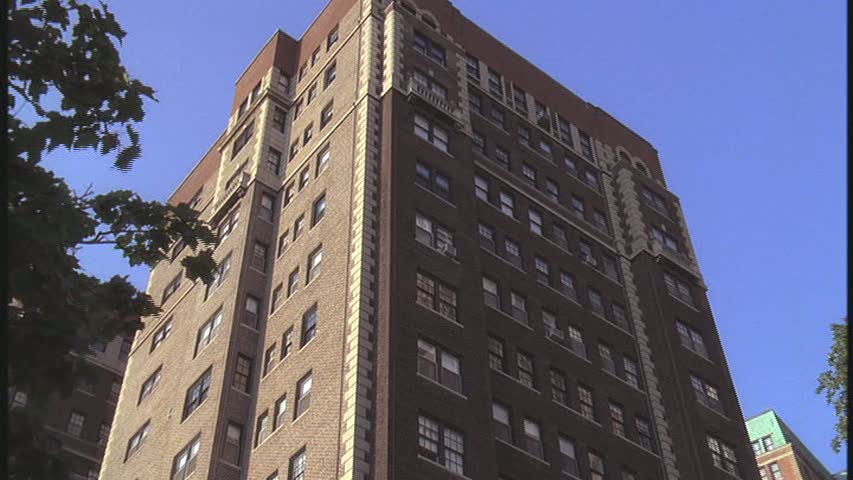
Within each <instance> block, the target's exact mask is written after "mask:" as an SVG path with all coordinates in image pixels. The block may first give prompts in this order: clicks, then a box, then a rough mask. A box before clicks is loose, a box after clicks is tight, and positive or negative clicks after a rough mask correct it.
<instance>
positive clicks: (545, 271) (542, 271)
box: [533, 256, 551, 286]
mask: <svg viewBox="0 0 853 480" xmlns="http://www.w3.org/2000/svg"><path fill="white" fill-rule="evenodd" d="M533 266H534V269H535V271H536V281H537V282H539V283H541V284H542V285H546V286H551V267H550V266H549V265H548V261H547V260H545V259H544V258H542V257H540V256H535V257H533Z"/></svg>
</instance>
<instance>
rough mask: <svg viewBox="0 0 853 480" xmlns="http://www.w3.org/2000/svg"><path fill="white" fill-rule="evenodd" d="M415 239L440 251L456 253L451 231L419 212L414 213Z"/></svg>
mask: <svg viewBox="0 0 853 480" xmlns="http://www.w3.org/2000/svg"><path fill="white" fill-rule="evenodd" d="M415 240H417V241H418V242H420V243H422V244H424V245H426V246H428V247H430V248H433V249H436V250H439V251H441V252H446V253H450V254H453V255H455V254H456V247H454V241H453V233H452V232H450V230H448V229H446V228H444V227H443V226H441V225H439V224H438V223H436V222H434V221H432V219H430V218H427V217H425V216H423V215H421V214H420V213H415Z"/></svg>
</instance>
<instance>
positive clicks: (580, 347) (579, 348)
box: [568, 325, 586, 358]
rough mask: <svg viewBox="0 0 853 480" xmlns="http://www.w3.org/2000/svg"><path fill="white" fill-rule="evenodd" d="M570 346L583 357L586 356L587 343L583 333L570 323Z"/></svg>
mask: <svg viewBox="0 0 853 480" xmlns="http://www.w3.org/2000/svg"><path fill="white" fill-rule="evenodd" d="M568 332H569V347H570V348H571V350H572V351H573V352H574V353H575V354H576V355H579V356H581V357H583V358H586V345H585V344H584V341H583V333H581V331H580V329H578V328H577V327H575V326H573V325H569V328H568Z"/></svg>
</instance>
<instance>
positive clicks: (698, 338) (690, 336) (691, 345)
mask: <svg viewBox="0 0 853 480" xmlns="http://www.w3.org/2000/svg"><path fill="white" fill-rule="evenodd" d="M675 329H676V330H677V331H678V337H679V338H680V339H681V344H682V345H683V346H685V347H687V348H688V349H690V350H692V351H693V352H695V353H697V354H699V355H701V356H703V357H705V358H708V350H707V349H706V348H705V340H704V339H703V338H702V334H701V333H699V332H698V331H696V330H694V329H692V328H690V327H688V326H687V325H686V324H684V323H682V322H680V321H677V320H676V322H675Z"/></svg>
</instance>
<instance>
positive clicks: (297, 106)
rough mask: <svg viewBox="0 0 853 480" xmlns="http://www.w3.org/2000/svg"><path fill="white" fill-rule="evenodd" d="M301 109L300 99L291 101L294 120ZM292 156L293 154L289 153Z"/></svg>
mask: <svg viewBox="0 0 853 480" xmlns="http://www.w3.org/2000/svg"><path fill="white" fill-rule="evenodd" d="M301 110H302V99H301V98H300V99H299V100H297V101H295V102H294V103H293V119H294V120H296V118H297V117H299V112H300V111H301ZM291 157H293V155H291Z"/></svg>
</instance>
